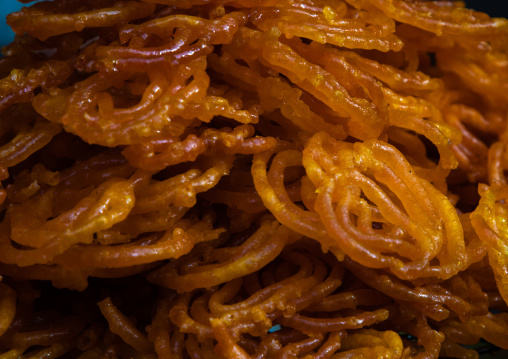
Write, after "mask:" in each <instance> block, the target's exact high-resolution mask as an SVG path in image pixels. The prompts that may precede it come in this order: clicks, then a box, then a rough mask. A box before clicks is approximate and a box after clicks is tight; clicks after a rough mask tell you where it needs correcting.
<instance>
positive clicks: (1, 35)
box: [0, 0, 24, 46]
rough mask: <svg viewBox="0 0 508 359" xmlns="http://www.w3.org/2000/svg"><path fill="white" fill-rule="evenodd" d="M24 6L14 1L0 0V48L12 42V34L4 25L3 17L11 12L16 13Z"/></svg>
mask: <svg viewBox="0 0 508 359" xmlns="http://www.w3.org/2000/svg"><path fill="white" fill-rule="evenodd" d="M23 6H24V5H23V4H22V3H20V2H18V1H15V0H0V19H1V22H0V46H5V45H7V44H8V43H9V42H11V41H12V39H13V37H14V32H12V30H11V28H10V27H9V26H7V24H6V23H5V17H6V16H7V14H10V13H11V12H14V11H18V10H19V9H21V8H22V7H23Z"/></svg>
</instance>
